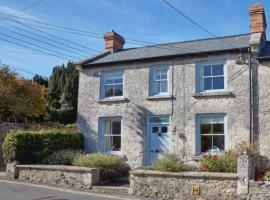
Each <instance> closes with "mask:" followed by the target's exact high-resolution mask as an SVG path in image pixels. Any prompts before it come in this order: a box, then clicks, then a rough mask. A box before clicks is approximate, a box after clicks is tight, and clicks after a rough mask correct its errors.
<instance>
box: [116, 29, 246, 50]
mask: <svg viewBox="0 0 270 200" xmlns="http://www.w3.org/2000/svg"><path fill="white" fill-rule="evenodd" d="M246 35H251V33H242V34H236V35H226V36H220V37H211V38H201V39H194V40H185V41H179V42H168V43H161V44H153V45H145V46H141V47H131V48H126V49H123V50H121V51H125V50H130V49H140V48H147V47H155V46H166V45H171V44H179V43H188V42H198V41H204V40H217V39H223V38H232V37H239V36H246ZM121 51H118V52H121ZM116 53H117V52H116Z"/></svg>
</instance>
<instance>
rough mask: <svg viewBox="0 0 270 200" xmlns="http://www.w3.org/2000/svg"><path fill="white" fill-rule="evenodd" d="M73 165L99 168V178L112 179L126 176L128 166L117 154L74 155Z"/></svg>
mask: <svg viewBox="0 0 270 200" xmlns="http://www.w3.org/2000/svg"><path fill="white" fill-rule="evenodd" d="M73 165H75V166H80V167H96V168H100V176H101V177H100V178H101V180H114V179H117V178H120V177H124V176H128V173H129V170H130V168H129V166H128V165H127V163H126V162H125V160H124V159H123V158H121V157H119V156H113V155H105V154H100V153H97V154H87V155H81V156H78V157H75V158H74V160H73Z"/></svg>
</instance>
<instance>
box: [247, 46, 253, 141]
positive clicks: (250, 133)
mask: <svg viewBox="0 0 270 200" xmlns="http://www.w3.org/2000/svg"><path fill="white" fill-rule="evenodd" d="M248 52H249V56H248V59H249V61H248V66H249V143H250V145H251V146H253V123H252V122H253V105H252V103H253V95H252V91H253V90H252V65H251V48H249V51H248Z"/></svg>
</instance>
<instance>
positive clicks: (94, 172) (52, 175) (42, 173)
mask: <svg viewBox="0 0 270 200" xmlns="http://www.w3.org/2000/svg"><path fill="white" fill-rule="evenodd" d="M6 172H7V177H8V178H9V179H19V180H22V181H27V182H33V183H44V184H50V185H69V186H72V187H75V188H80V189H90V188H92V186H94V185H97V184H98V183H99V176H100V169H99V168H87V167H77V166H66V165H16V163H8V164H7V168H6Z"/></svg>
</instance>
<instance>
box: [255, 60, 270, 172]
mask: <svg viewBox="0 0 270 200" xmlns="http://www.w3.org/2000/svg"><path fill="white" fill-rule="evenodd" d="M269 76H270V62H269V61H268V62H267V61H264V62H261V63H260V64H259V65H258V88H257V91H258V97H257V98H258V107H259V108H258V121H259V128H258V138H259V149H260V153H261V154H262V155H263V156H266V157H268V158H270V134H269V133H270V123H269V121H270V106H269V102H270V90H269V85H270V79H269ZM268 167H269V166H268Z"/></svg>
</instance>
